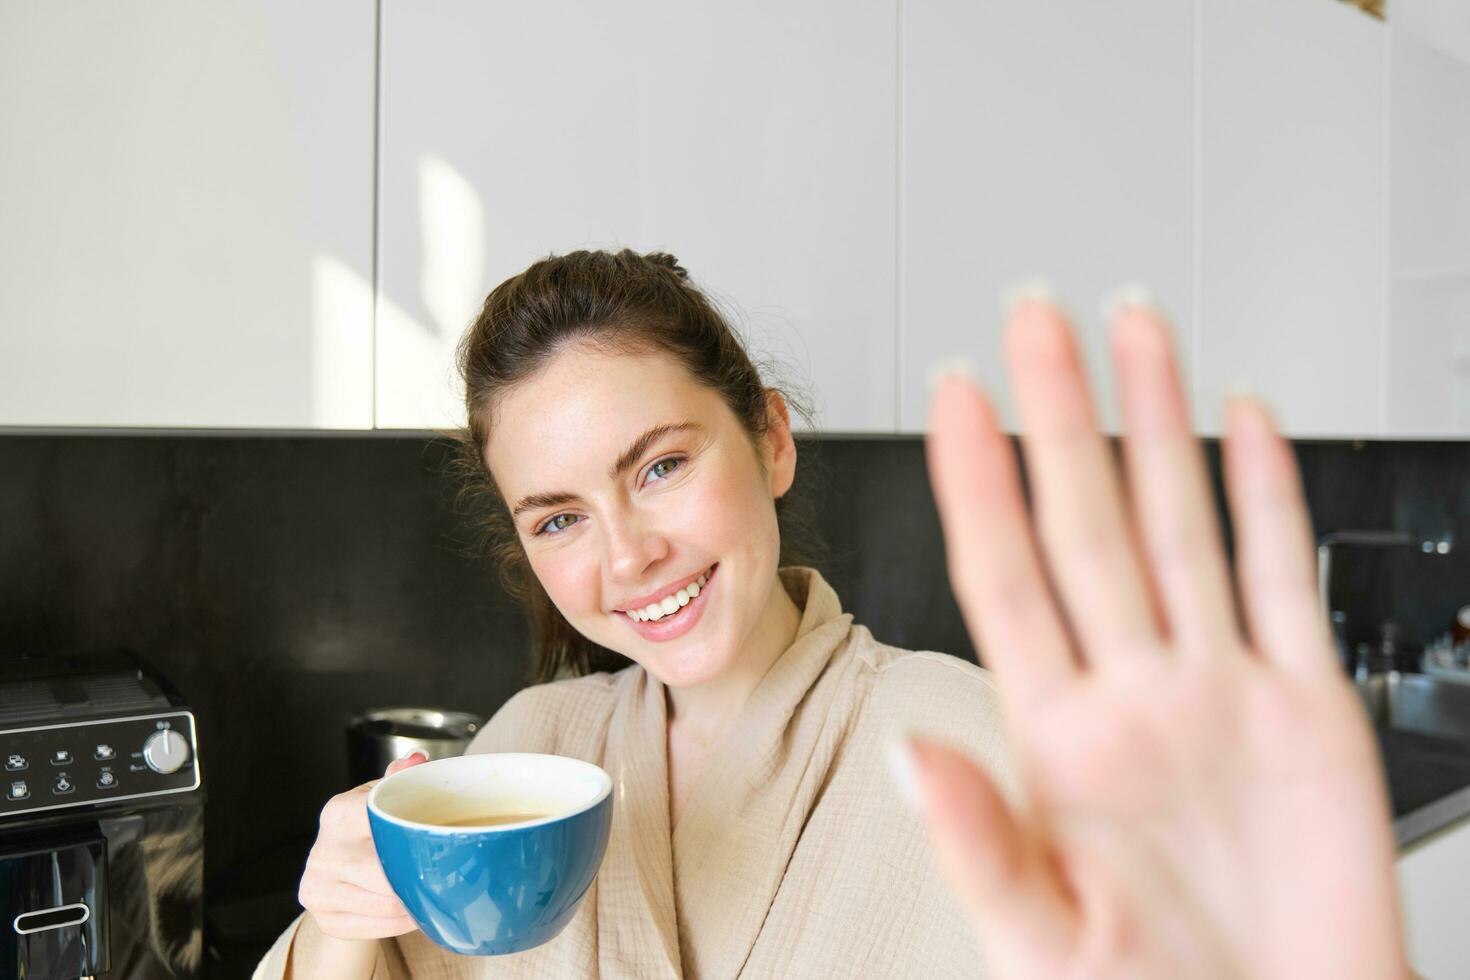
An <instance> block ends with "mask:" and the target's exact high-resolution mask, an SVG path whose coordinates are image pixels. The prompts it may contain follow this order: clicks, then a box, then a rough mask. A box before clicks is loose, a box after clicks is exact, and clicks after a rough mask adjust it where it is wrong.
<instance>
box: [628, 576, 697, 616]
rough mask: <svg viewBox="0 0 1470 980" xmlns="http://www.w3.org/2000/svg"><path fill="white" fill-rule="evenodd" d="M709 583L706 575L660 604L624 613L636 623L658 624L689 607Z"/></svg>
mask: <svg viewBox="0 0 1470 980" xmlns="http://www.w3.org/2000/svg"><path fill="white" fill-rule="evenodd" d="M708 581H709V575H708V574H707V573H706V574H704V575H701V576H699V578H697V579H695V580H694V581H693V582H690V583H689V584H688V585H686V586H684V588H682V589H680V590H679V591H677V592H675V593H674V594H673V595H670V596H664V597H663V598H662V599H660V600H659V601H658V602H650V603H649V604H648V605H646V606H644V607H643V608H642V609H625V610H623V611H624V612H626V613H627V614H628V618H629V619H631V620H634V621H635V622H639V623H647V622H651V621H652V622H657V621H658V620H660V619H663V618H664V617H665V616H671V615H673V614H674V613H676V612H678V611H679V609H680V608H682V607H684V606H687V605H689V600H690V599H693V598H696V597H697V596H698V595H699V593H700V592H701V591H703V589H704V584H705V583H706V582H708Z"/></svg>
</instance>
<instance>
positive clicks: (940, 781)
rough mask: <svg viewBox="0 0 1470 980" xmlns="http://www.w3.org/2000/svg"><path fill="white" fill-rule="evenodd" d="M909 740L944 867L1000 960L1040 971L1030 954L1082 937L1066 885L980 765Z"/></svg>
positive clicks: (1024, 971) (1011, 970)
mask: <svg viewBox="0 0 1470 980" xmlns="http://www.w3.org/2000/svg"><path fill="white" fill-rule="evenodd" d="M908 748H909V759H910V760H911V763H910V764H911V765H912V774H913V789H914V791H915V795H916V796H917V800H916V802H917V803H918V806H919V809H920V812H921V813H922V814H923V816H924V820H925V822H926V823H927V824H928V826H929V830H930V833H931V834H932V835H933V839H934V851H935V859H936V861H937V863H938V867H939V870H940V873H941V874H942V875H943V877H944V879H945V880H946V881H947V882H948V883H949V886H950V888H951V889H952V890H953V891H954V893H955V896H956V897H957V898H958V899H959V901H960V904H961V905H962V906H963V907H964V909H965V910H966V911H967V912H968V913H969V915H970V918H971V920H972V921H973V922H974V924H975V928H976V931H977V932H979V933H980V934H981V935H983V936H984V937H985V939H986V943H987V946H988V947H989V948H991V949H992V950H993V952H994V954H995V957H994V958H993V959H992V963H991V966H992V968H994V969H996V971H997V972H998V973H999V974H1001V975H1014V976H1033V975H1037V970H1036V967H1037V966H1039V964H1036V963H1034V962H1027V961H1028V960H1031V959H1032V958H1033V957H1034V956H1035V955H1037V951H1050V952H1051V953H1052V954H1054V955H1056V956H1057V957H1058V958H1059V959H1060V957H1061V956H1062V954H1063V953H1064V951H1066V950H1070V949H1071V948H1072V947H1073V945H1074V941H1073V936H1074V933H1075V931H1076V929H1077V919H1076V913H1075V911H1074V910H1073V907H1072V905H1071V903H1070V902H1069V901H1068V899H1067V897H1066V891H1065V889H1064V888H1063V887H1062V886H1061V885H1060V884H1059V882H1058V880H1057V877H1056V875H1055V874H1054V872H1053V871H1052V869H1051V867H1050V865H1049V863H1048V861H1047V859H1046V856H1045V854H1044V853H1043V852H1042V851H1041V849H1040V847H1039V845H1038V844H1037V843H1036V841H1035V839H1034V838H1032V837H1031V836H1029V835H1028V834H1027V833H1025V832H1024V830H1023V828H1022V826H1021V825H1020V823H1018V822H1017V820H1016V819H1015V818H1014V817H1013V816H1012V814H1011V812H1010V810H1009V808H1008V807H1007V806H1006V803H1005V800H1004V799H1003V797H1002V796H1001V794H1000V793H999V791H998V790H997V789H996V788H995V786H994V784H992V783H991V781H990V779H989V777H987V776H986V775H985V773H984V772H983V771H982V770H981V769H980V768H979V767H978V766H976V765H975V764H974V763H972V762H971V761H970V760H969V759H967V758H965V756H964V755H963V754H961V753H959V752H956V751H954V750H953V749H949V748H946V747H944V746H940V745H935V744H933V743H930V742H925V741H922V740H919V739H910V740H909V742H908ZM1023 951H1025V952H1024V954H1023Z"/></svg>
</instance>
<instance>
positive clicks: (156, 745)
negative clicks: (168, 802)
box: [143, 728, 189, 775]
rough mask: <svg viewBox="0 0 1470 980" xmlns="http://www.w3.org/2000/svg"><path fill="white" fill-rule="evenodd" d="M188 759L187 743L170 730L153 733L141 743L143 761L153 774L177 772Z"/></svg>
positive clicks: (182, 737)
mask: <svg viewBox="0 0 1470 980" xmlns="http://www.w3.org/2000/svg"><path fill="white" fill-rule="evenodd" d="M188 759H189V743H188V742H187V741H186V740H185V739H184V736H182V735H180V734H179V733H178V732H176V731H174V730H173V729H171V728H165V729H163V730H162V731H157V732H154V733H153V734H152V735H149V736H148V741H146V742H144V743H143V761H144V762H146V763H148V768H149V769H152V770H153V771H154V772H160V773H163V774H164V775H167V774H169V773H172V772H178V771H179V769H180V768H182V767H183V765H184V763H185V762H186V761H188Z"/></svg>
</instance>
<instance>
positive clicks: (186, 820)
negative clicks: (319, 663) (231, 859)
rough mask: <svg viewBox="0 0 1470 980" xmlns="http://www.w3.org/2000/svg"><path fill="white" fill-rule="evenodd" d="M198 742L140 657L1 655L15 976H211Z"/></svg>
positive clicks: (5, 900) (2, 803) (4, 859)
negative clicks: (203, 968) (206, 968)
mask: <svg viewBox="0 0 1470 980" xmlns="http://www.w3.org/2000/svg"><path fill="white" fill-rule="evenodd" d="M198 750H199V740H198V737H197V734H196V732H195V728H194V715H193V713H192V712H190V711H189V709H188V708H187V707H186V706H185V705H184V703H183V700H182V698H180V697H179V694H178V692H177V691H175V690H174V689H173V688H172V687H171V686H170V685H169V684H168V683H167V682H166V681H164V680H163V679H162V678H161V677H159V676H158V675H157V674H155V673H154V672H153V671H152V670H150V669H149V668H148V667H147V666H146V665H145V664H143V663H142V662H141V661H140V660H139V659H138V658H136V657H134V656H131V655H128V654H107V655H105V656H100V657H89V658H75V657H34V658H28V659H9V660H4V659H0V762H3V763H4V769H3V771H0V777H3V782H0V978H6V980H9V978H12V977H13V978H16V980H75V978H78V977H105V978H107V980H141V978H148V980H153V978H160V980H162V978H174V977H198V976H199V970H200V959H201V957H202V954H203V935H202V933H203V916H204V786H203V782H202V777H201V774H200V768H199V757H198Z"/></svg>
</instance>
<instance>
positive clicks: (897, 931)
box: [255, 568, 1018, 980]
mask: <svg viewBox="0 0 1470 980" xmlns="http://www.w3.org/2000/svg"><path fill="white" fill-rule="evenodd" d="M780 575H781V579H782V582H783V584H784V585H785V586H786V589H787V591H788V592H789V593H790V594H791V597H792V599H793V600H795V602H796V605H797V607H798V608H800V609H802V617H801V625H800V627H799V628H798V630H797V634H796V640H795V641H794V642H793V643H792V645H791V647H790V648H789V649H787V651H786V652H785V653H784V654H783V655H782V656H781V658H780V659H779V660H778V661H777V662H776V663H775V665H773V666H772V668H771V670H770V671H769V673H768V674H767V675H766V677H765V678H764V679H763V680H762V681H761V683H760V685H759V686H758V687H757V689H756V690H755V692H754V693H753V694H752V695H751V698H750V700H749V702H748V703H747V704H746V705H745V707H744V708H743V709H742V712H741V714H740V715H739V718H738V720H737V721H736V722H735V723H734V724H733V726H732V727H731V729H730V732H729V734H728V736H727V737H726V738H725V739H724V742H723V745H722V746H721V747H719V748H718V749H716V750H715V752H714V754H713V755H712V756H711V757H710V758H709V759H708V761H707V762H706V763H705V768H704V770H703V772H702V773H701V774H700V775H699V776H698V777H697V782H696V784H695V785H694V787H693V788H692V790H691V792H690V796H689V798H688V802H687V803H686V805H685V808H684V811H683V813H682V814H681V815H680V818H679V823H678V826H677V827H675V828H674V830H673V832H672V833H671V832H670V828H669V790H668V769H667V761H666V760H667V755H666V751H667V733H666V727H665V726H666V715H665V708H666V705H665V700H664V688H663V685H662V684H660V683H659V682H658V681H656V680H654V679H653V678H652V677H650V676H649V675H648V674H647V673H645V672H644V671H643V669H642V668H640V667H636V666H635V667H629V668H627V669H625V670H621V671H618V672H617V673H615V674H606V673H599V674H593V675H590V676H587V677H580V678H576V679H573V680H565V681H557V682H555V683H551V684H543V685H540V686H537V687H532V688H529V689H527V690H524V691H522V692H521V693H519V694H517V695H516V696H515V697H513V698H511V699H510V701H508V702H507V703H506V704H505V706H504V707H503V708H501V710H500V711H499V712H498V713H497V714H496V715H495V717H494V718H493V719H491V721H490V722H489V723H488V724H487V725H486V726H485V728H484V730H483V731H481V732H480V734H479V735H478V736H477V737H476V738H475V740H474V742H473V743H472V744H471V745H470V747H469V750H468V751H470V752H510V751H515V752H553V753H557V754H560V755H567V756H572V757H574V758H578V759H585V760H587V761H590V762H595V763H597V764H598V765H600V766H602V767H603V768H604V769H606V770H607V772H608V773H609V775H611V777H612V782H613V824H612V834H611V837H610V839H609V842H608V848H607V855H606V857H605V858H604V860H603V864H602V869H601V871H600V872H599V873H598V876H597V879H596V880H595V881H594V882H593V885H592V887H591V889H590V890H589V891H588V893H587V896H586V898H585V899H584V900H583V903H582V906H581V908H580V909H578V911H577V915H576V917H575V918H574V919H573V920H572V922H571V923H570V924H569V925H568V926H567V928H566V929H565V930H564V931H563V932H562V933H561V935H559V936H557V937H556V938H555V939H553V940H552V941H551V942H549V943H546V944H545V945H543V946H540V947H538V948H536V949H532V950H527V951H526V952H524V953H516V954H512V955H509V956H491V957H466V956H457V955H455V954H452V953H449V952H446V951H445V950H443V949H440V948H439V947H438V946H435V945H434V944H433V943H432V942H430V941H429V940H428V939H426V938H425V937H424V935H423V934H422V933H420V932H412V933H408V934H407V935H404V936H400V937H398V938H397V939H389V940H383V941H382V942H381V944H380V945H381V950H380V954H379V956H378V963H377V969H376V971H375V972H374V974H373V977H374V980H403V978H409V977H412V978H414V980H450V978H455V980H461V978H463V980H471V978H474V980H491V978H494V980H499V978H512V977H513V978H529V977H558V978H560V977H602V978H615V977H616V978H622V977H628V978H644V977H647V978H677V977H687V978H691V980H693V978H700V980H723V978H733V977H745V978H755V977H872V978H891V977H915V978H919V977H922V978H938V977H977V976H985V975H986V971H985V969H984V963H983V961H982V958H981V950H980V942H979V941H977V939H976V938H975V936H974V935H973V932H972V930H971V927H970V925H969V924H968V923H967V922H966V921H965V919H964V917H963V916H962V915H961V913H960V911H959V909H958V906H957V904H956V902H955V901H954V899H953V898H952V897H951V895H950V893H949V891H948V890H947V889H946V888H945V886H944V884H943V882H942V881H941V880H940V878H939V876H938V874H937V872H936V871H935V869H934V867H933V865H932V861H931V851H930V847H929V840H928V835H927V833H926V831H925V829H924V828H923V826H922V825H921V823H920V821H919V820H918V818H917V817H916V816H915V814H914V813H913V811H912V810H911V809H909V808H908V807H907V806H906V804H905V803H904V802H903V801H902V799H901V798H900V796H899V795H898V792H897V790H896V789H895V786H894V784H893V781H892V779H891V777H890V775H889V772H888V769H887V767H886V765H885V763H884V755H883V746H884V740H885V737H886V736H887V735H888V734H889V733H890V732H892V731H894V730H896V729H901V728H907V729H909V730H912V731H916V732H919V733H922V734H928V735H933V736H935V737H937V738H941V739H944V740H945V741H947V742H949V743H952V744H955V745H958V746H960V747H962V748H963V749H965V750H967V751H968V752H969V753H970V755H971V757H972V758H975V759H977V760H979V761H980V762H981V763H982V764H983V765H985V767H986V768H987V770H988V771H989V772H990V773H991V774H992V775H993V777H994V778H996V779H997V780H998V782H999V783H1000V785H1001V787H1002V790H1003V791H1004V792H1005V793H1006V794H1007V795H1008V796H1009V797H1010V798H1011V799H1012V800H1013V801H1014V800H1016V799H1017V797H1016V793H1017V792H1018V790H1017V788H1016V786H1015V785H1014V781H1013V779H1012V776H1011V773H1010V770H1009V767H1008V757H1007V751H1006V747H1005V744H1004V741H1003V733H1002V729H1001V721H1000V711H999V704H998V700H997V696H996V691H995V687H994V684H993V683H992V680H991V676H990V674H989V673H988V672H987V671H984V670H982V669H980V668H978V667H976V666H974V665H973V664H970V663H967V662H965V661H962V660H959V659H957V658H955V657H951V656H947V655H944V654H938V653H917V652H912V651H906V650H899V649H895V648H893V647H889V646H885V645H883V644H881V643H879V642H877V641H876V640H874V639H873V637H872V635H871V634H870V633H869V632H868V631H867V629H865V628H864V627H862V626H855V625H853V623H852V616H851V614H849V613H844V612H843V611H842V607H841V605H840V603H839V602H838V599H837V595H836V593H835V592H833V591H832V588H831V586H829V585H828V584H827V582H826V581H825V580H824V579H823V578H822V577H821V576H820V575H819V574H818V573H817V572H815V571H813V570H811V569H805V568H783V569H782V570H781V572H780ZM300 921H301V920H300V919H299V918H298V919H297V920H296V922H293V923H292V925H291V927H290V928H288V929H287V930H286V932H285V933H284V934H283V935H282V936H281V937H280V939H278V940H277V941H276V944H275V945H274V946H273V947H272V948H271V950H270V952H269V953H268V954H267V955H266V957H265V959H264V960H262V961H261V964H260V967H259V968H258V969H257V972H256V974H255V976H256V978H257V980H278V978H280V977H281V976H282V974H283V972H284V969H285V964H286V957H287V954H288V952H289V948H290V943H291V941H292V937H293V936H294V935H295V931H296V928H297V925H298V924H299V923H300Z"/></svg>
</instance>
